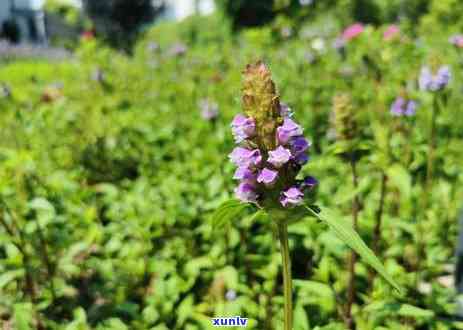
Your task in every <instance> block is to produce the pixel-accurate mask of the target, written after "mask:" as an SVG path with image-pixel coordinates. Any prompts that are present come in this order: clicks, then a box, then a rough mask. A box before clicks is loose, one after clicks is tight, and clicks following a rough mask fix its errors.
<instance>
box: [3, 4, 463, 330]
mask: <svg viewBox="0 0 463 330" xmlns="http://www.w3.org/2000/svg"><path fill="white" fill-rule="evenodd" d="M318 3H320V2H318ZM341 19H342V18H341V16H340V19H339V20H338V19H337V17H335V16H332V15H329V14H327V15H326V16H323V17H318V18H317V19H316V20H314V21H310V22H308V23H305V24H304V25H303V26H301V28H300V29H299V30H297V29H296V30H294V31H295V33H294V34H293V36H292V38H289V39H284V38H275V35H274V30H273V29H272V28H271V27H264V28H255V29H250V30H244V31H242V32H241V33H239V34H236V35H231V33H230V28H229V26H228V25H227V24H224V23H223V20H221V18H220V16H212V17H207V18H198V17H191V18H190V19H188V20H186V21H183V22H181V23H178V24H175V23H162V24H160V25H158V26H156V27H154V28H153V29H151V30H149V31H147V33H146V35H145V37H144V38H143V39H142V40H140V42H139V43H137V45H136V47H135V48H134V54H133V56H132V57H126V56H124V55H121V54H120V53H117V52H115V51H114V50H112V49H109V48H107V47H105V46H104V45H103V44H101V43H100V42H99V41H97V40H91V41H85V42H82V43H81V44H80V46H79V48H78V49H77V51H76V53H75V56H74V58H72V59H69V60H66V61H62V62H49V61H46V60H41V61H33V60H29V61H21V62H12V63H9V64H8V65H4V66H2V67H1V68H0V81H1V83H2V84H5V85H6V86H7V87H8V88H9V90H10V93H3V92H2V91H3V90H0V110H1V111H0V117H1V120H2V129H1V130H0V200H1V201H2V203H1V204H0V210H1V212H0V220H1V222H0V296H1V298H2V299H1V301H0V316H1V320H2V322H3V321H4V322H5V324H7V325H9V326H10V327H11V328H13V329H36V328H37V325H38V322H41V324H42V325H43V326H44V327H45V328H47V329H66V330H68V329H70V330H74V329H79V330H80V329H157V330H161V329H162V330H167V329H168V330H172V329H187V330H190V329H191V330H194V329H196V330H200V329H208V328H209V327H210V318H211V317H216V316H229V315H232V316H234V315H242V316H244V317H248V318H249V319H250V327H249V328H250V329H266V328H267V329H279V328H281V324H282V318H283V311H282V307H283V299H282V291H281V274H280V262H281V261H280V254H279V251H278V247H277V244H276V239H275V237H274V234H273V231H272V225H273V223H272V219H270V217H269V216H267V215H266V214H265V213H262V212H257V213H252V211H248V210H241V208H244V206H242V205H241V204H231V203H229V204H225V206H226V207H225V208H224V207H222V208H220V205H222V203H224V201H227V200H229V199H230V198H231V196H232V194H233V187H234V185H235V183H236V182H234V181H233V180H232V176H233V166H232V165H231V164H229V162H228V159H227V155H228V153H229V152H230V151H231V150H232V147H233V140H232V136H231V134H230V128H229V123H230V121H231V119H232V118H233V116H234V115H235V114H236V113H238V112H239V111H240V108H241V107H240V101H239V99H240V88H241V71H242V70H243V68H244V66H245V65H246V64H247V63H249V62H251V61H254V60H256V59H258V58H263V59H264V60H265V62H266V63H268V65H269V67H270V68H271V70H272V72H273V77H274V79H275V81H276V84H277V86H279V93H280V95H281V100H282V101H284V102H285V103H287V104H289V106H290V107H291V108H292V109H293V110H294V111H295V112H296V116H297V119H298V121H300V122H301V124H302V125H303V126H304V128H305V134H306V135H307V136H308V137H309V138H310V140H311V141H312V142H313V146H312V149H311V161H310V163H309V165H308V166H306V167H305V168H303V169H302V172H303V173H302V174H303V175H309V174H310V175H313V176H315V177H317V178H318V179H319V181H320V185H319V187H318V188H317V190H316V195H317V198H316V200H317V201H319V202H320V205H323V206H324V207H326V208H327V209H331V210H336V217H327V218H326V221H328V220H329V221H330V223H331V225H332V226H335V227H334V228H338V227H339V226H341V225H342V227H339V228H338V230H339V231H341V233H345V230H346V229H349V227H348V226H347V225H346V226H344V224H345V223H346V222H347V221H350V217H351V215H350V210H351V199H352V197H353V196H354V195H355V194H358V195H359V197H360V199H361V201H362V203H361V210H360V214H359V226H358V235H359V236H360V237H361V238H362V240H363V241H365V243H366V245H367V246H368V247H369V248H373V247H374V245H375V243H377V242H375V241H374V237H373V235H372V232H373V229H374V226H375V224H376V217H377V212H378V206H379V204H380V199H381V198H380V197H381V194H380V191H381V182H382V181H381V178H382V176H383V174H385V175H386V176H387V177H388V180H387V193H386V196H385V198H384V212H383V218H382V227H381V231H380V234H381V239H380V240H379V247H378V259H380V260H381V261H382V262H383V265H384V268H385V269H386V270H387V274H389V275H390V277H391V278H392V279H393V281H395V282H396V283H397V284H398V285H399V286H400V287H401V288H403V291H404V294H403V295H397V294H396V293H395V292H394V291H393V290H391V288H390V286H389V285H388V284H387V283H386V282H385V281H384V280H383V279H382V278H380V277H379V276H375V277H373V279H372V280H371V283H370V274H369V273H370V271H371V269H370V266H369V264H371V263H373V264H375V263H376V261H375V260H374V259H372V258H371V256H370V257H368V258H370V261H368V259H360V261H359V264H358V267H357V273H356V278H357V281H356V284H357V287H358V292H359V294H358V295H357V297H356V299H355V303H354V308H353V315H354V318H355V321H356V324H357V328H358V329H366V330H369V329H394V330H396V329H401V330H405V329H418V328H422V329H425V328H429V329H456V328H458V327H460V328H461V322H457V321H454V319H453V318H452V316H453V313H454V312H455V304H454V297H455V292H454V290H453V288H452V286H449V285H448V283H447V282H445V281H444V279H445V278H446V277H448V276H449V275H451V274H452V269H451V264H452V263H453V262H454V250H455V242H454V241H455V237H456V232H457V222H456V220H455V219H456V218H457V214H458V210H459V207H460V203H461V201H462V200H463V188H462V187H463V185H462V183H463V174H462V173H461V168H462V166H463V155H462V151H463V142H462V132H463V120H461V119H462V114H461V110H460V108H461V107H460V104H461V103H462V101H463V96H462V95H461V93H460V92H459V91H460V90H461V88H462V75H461V72H460V71H461V70H460V67H461V65H460V63H461V53H460V52H459V50H458V49H455V48H454V47H453V46H452V45H450V44H448V42H447V38H448V37H449V35H448V34H449V33H450V32H446V31H444V30H440V28H439V26H438V24H436V25H435V26H434V28H435V31H434V32H433V33H432V34H422V35H420V39H419V42H418V40H415V39H413V38H412V34H411V33H410V31H409V30H408V29H407V27H406V25H404V26H403V27H402V33H403V34H404V37H403V38H398V39H395V40H391V41H387V42H386V41H384V40H383V37H382V34H383V32H384V30H385V27H378V28H373V27H371V26H369V27H368V28H367V29H366V30H365V32H364V33H363V34H362V35H360V36H359V37H358V38H355V39H354V40H352V42H350V43H349V44H347V46H346V48H345V50H344V53H340V52H338V51H336V50H335V49H332V48H331V47H330V45H331V44H332V42H333V41H334V38H335V37H336V36H337V35H338V33H339V32H340V29H341V28H342V27H343V26H344V25H343V23H342V21H341ZM286 22H290V23H293V21H283V23H282V25H284V24H286ZM295 25H296V24H295ZM178 43H181V44H183V46H185V47H184V49H183V51H181V52H179V51H174V50H175V47H174V46H176V44H178ZM431 54H433V56H436V55H437V56H438V57H439V58H440V60H441V61H442V62H443V63H447V64H449V65H450V66H451V68H452V71H453V78H452V82H451V85H450V88H449V90H448V91H447V93H446V96H445V102H444V103H443V107H442V109H441V111H440V113H439V115H438V121H437V123H438V125H437V146H438V147H437V148H436V153H435V168H434V184H433V185H432V187H431V188H430V189H429V200H430V202H429V207H428V208H426V209H425V210H422V209H421V207H420V205H421V198H422V195H423V192H424V185H423V183H424V178H425V168H426V159H427V152H428V149H427V145H428V141H427V137H428V131H429V119H430V112H431V107H432V97H430V96H429V95H428V94H427V93H424V92H420V91H418V90H417V87H416V78H417V76H418V72H419V69H420V67H421V65H422V64H425V63H428V61H429V58H430V56H431ZM1 86H2V87H3V85H1ZM403 90H405V91H406V92H407V93H408V95H409V96H410V97H412V98H414V99H416V100H417V101H418V102H419V104H420V106H419V108H418V111H417V115H416V116H415V117H406V118H405V117H400V118H395V117H392V116H390V114H389V107H390V104H391V103H392V102H393V101H394V99H395V97H396V96H397V95H398V93H400V92H402V91H403ZM339 92H347V93H349V94H350V95H351V98H352V101H353V103H352V104H353V105H354V111H356V120H357V130H358V132H359V133H358V136H357V138H358V140H359V141H358V143H359V144H358V145H359V146H362V152H363V153H362V158H360V160H359V162H358V174H359V184H358V188H357V189H354V187H353V185H352V183H351V178H350V169H349V168H348V166H347V165H346V164H345V162H344V161H343V160H342V159H341V158H340V157H338V156H336V155H335V153H336V152H340V153H342V152H344V151H345V148H346V146H343V145H342V144H339V143H337V142H336V141H335V139H333V135H332V133H331V132H332V121H331V120H330V113H331V110H332V99H333V96H334V95H336V94H337V93H339ZM203 99H208V100H211V101H213V102H216V103H217V104H218V106H219V116H218V117H217V118H216V119H215V120H212V121H208V120H205V119H203V118H202V117H201V109H200V106H199V105H198V104H199V101H201V100H203ZM330 150H334V152H329V151H330ZM228 207H229V209H228V211H226V212H225V209H227V208H228ZM238 210H239V212H238ZM324 210H325V208H324ZM223 212H225V213H223ZM214 213H215V216H214ZM324 213H325V211H322V213H321V215H323V214H324ZM298 219H300V221H297V222H291V223H290V225H289V227H288V231H289V243H290V250H291V254H292V255H291V257H292V261H293V277H294V278H295V281H294V289H295V290H294V300H295V304H294V306H295V327H297V328H298V329H324V330H327V329H344V326H343V322H342V308H343V304H344V302H345V296H346V288H347V283H348V275H349V274H348V271H347V267H346V265H347V262H346V259H347V256H348V255H349V254H350V249H349V248H348V246H346V245H345V244H344V243H343V241H342V240H341V239H339V237H338V236H337V235H336V233H335V231H333V230H328V229H327V227H326V226H325V225H324V224H323V223H321V222H320V221H317V220H316V219H315V218H314V217H313V216H310V214H308V213H307V212H305V214H304V215H302V216H301V217H300V218H298ZM211 220H214V221H212V222H211ZM338 221H339V222H338ZM418 221H422V224H423V226H424V228H425V229H426V230H425V231H424V233H423V235H424V237H423V244H424V245H423V250H424V251H425V252H426V253H425V255H424V256H422V255H420V253H419V251H417V249H416V243H417V237H418V232H417V226H416V225H417V222H418ZM213 222H218V224H220V223H221V222H223V223H224V224H225V225H224V226H217V228H216V229H213V226H212V223H213ZM226 224H233V225H226ZM350 235H352V233H350ZM341 237H343V236H342V235H341ZM355 239H356V240H357V241H358V237H356V238H355ZM351 242H352V241H351ZM358 247H360V249H361V250H362V251H368V250H367V249H366V248H365V246H364V245H362V244H360V243H358ZM364 253H365V252H364ZM376 265H377V268H378V269H380V270H382V268H380V267H379V266H378V264H377V263H376ZM418 270H419V272H420V281H419V283H418V284H419V286H418V288H419V290H418V289H417V287H416V286H415V277H416V274H417V271H418ZM31 283H32V285H31ZM2 325H3V324H2Z"/></svg>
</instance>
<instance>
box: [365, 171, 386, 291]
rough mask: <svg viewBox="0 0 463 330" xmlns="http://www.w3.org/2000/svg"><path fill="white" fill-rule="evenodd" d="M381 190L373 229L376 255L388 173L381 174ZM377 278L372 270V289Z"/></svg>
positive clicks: (370, 281)
mask: <svg viewBox="0 0 463 330" xmlns="http://www.w3.org/2000/svg"><path fill="white" fill-rule="evenodd" d="M380 189H381V192H380V196H379V206H378V210H377V211H376V217H375V227H374V229H373V252H374V253H375V255H376V256H379V255H380V251H379V249H380V243H381V225H382V220H383V212H384V201H385V199H386V189H387V175H386V173H384V172H383V173H382V175H381V188H380ZM374 278H375V272H373V271H370V274H369V278H368V282H369V287H370V289H372V288H373V280H374Z"/></svg>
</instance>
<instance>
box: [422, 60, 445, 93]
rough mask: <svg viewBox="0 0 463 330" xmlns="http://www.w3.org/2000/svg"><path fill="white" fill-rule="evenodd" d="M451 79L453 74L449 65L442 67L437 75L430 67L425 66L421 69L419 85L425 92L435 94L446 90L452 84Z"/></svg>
mask: <svg viewBox="0 0 463 330" xmlns="http://www.w3.org/2000/svg"><path fill="white" fill-rule="evenodd" d="M450 78H451V72H450V68H449V67H448V66H447V65H445V66H441V67H440V68H439V70H437V73H436V74H435V75H433V74H432V72H431V69H430V68H429V67H427V66H425V67H423V68H422V69H421V72H420V77H419V79H418V84H419V86H420V89H421V90H423V91H431V92H435V91H438V90H441V89H444V88H445V87H446V86H447V85H448V83H449V82H450Z"/></svg>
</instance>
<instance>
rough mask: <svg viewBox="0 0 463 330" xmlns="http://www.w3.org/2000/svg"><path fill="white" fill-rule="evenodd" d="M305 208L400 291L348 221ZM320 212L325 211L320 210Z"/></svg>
mask: <svg viewBox="0 0 463 330" xmlns="http://www.w3.org/2000/svg"><path fill="white" fill-rule="evenodd" d="M306 208H307V210H308V211H309V212H310V213H311V214H312V215H314V216H316V217H317V218H318V219H319V220H321V221H323V222H325V223H326V224H327V225H328V226H329V227H330V228H331V229H332V230H333V231H334V232H335V233H336V235H338V237H339V238H340V239H341V240H342V241H343V242H344V243H346V244H347V245H348V246H349V247H350V248H351V249H353V250H354V251H355V252H356V253H358V254H359V255H360V256H361V257H362V258H363V260H364V261H365V262H366V263H367V264H368V265H370V266H371V267H373V268H374V269H375V270H376V271H377V272H378V273H379V274H380V275H381V276H382V277H383V278H384V279H385V280H386V281H387V282H389V284H391V285H392V286H393V287H394V288H395V289H396V290H397V291H399V292H402V289H401V287H400V286H399V285H398V284H397V283H396V282H395V281H394V279H393V278H392V277H391V276H390V275H389V274H388V273H387V271H386V269H385V268H384V266H383V265H382V264H381V262H380V261H379V260H378V258H376V256H375V255H374V253H373V251H371V250H370V248H368V246H367V245H366V244H365V242H363V240H362V238H361V237H360V236H359V234H357V233H356V232H355V230H354V229H353V228H352V226H351V224H350V223H348V222H346V221H345V220H342V219H340V218H338V219H334V218H331V217H329V216H327V217H325V216H320V214H319V213H317V212H315V211H314V210H312V209H311V208H310V207H306ZM320 213H326V212H325V211H322V212H320Z"/></svg>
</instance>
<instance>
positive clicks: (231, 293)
mask: <svg viewBox="0 0 463 330" xmlns="http://www.w3.org/2000/svg"><path fill="white" fill-rule="evenodd" d="M225 299H227V300H228V301H233V300H235V299H236V291H235V290H228V291H227V293H226V294H225Z"/></svg>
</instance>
